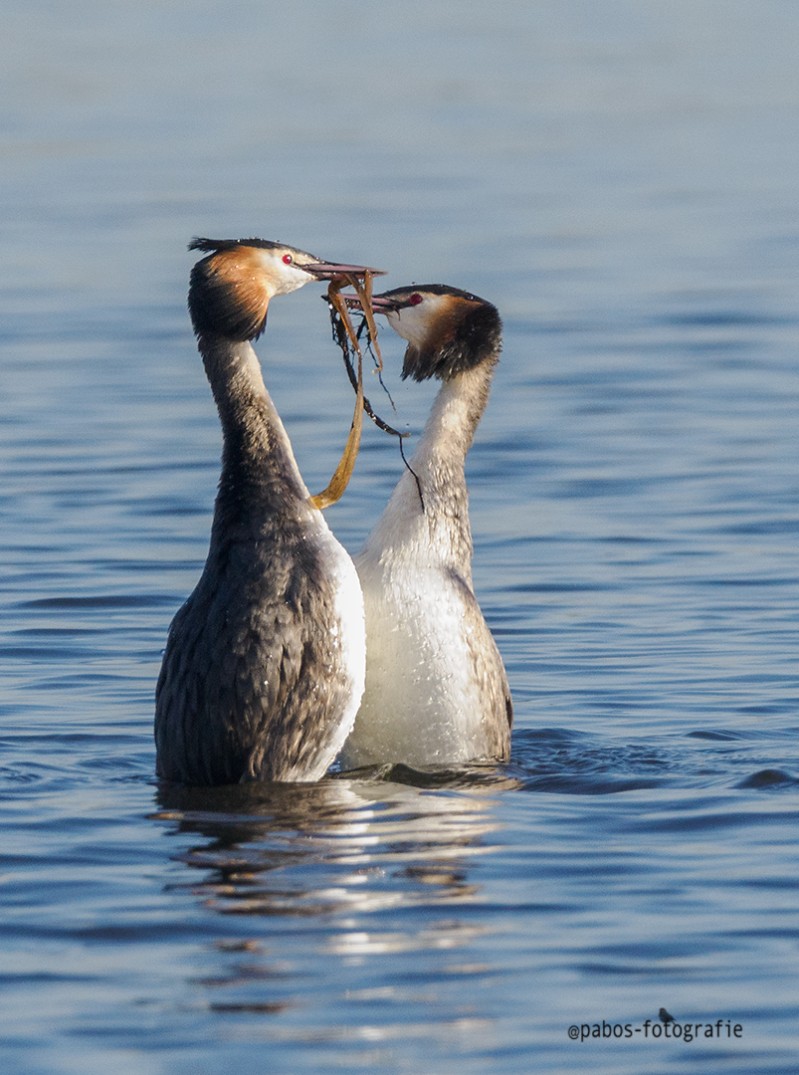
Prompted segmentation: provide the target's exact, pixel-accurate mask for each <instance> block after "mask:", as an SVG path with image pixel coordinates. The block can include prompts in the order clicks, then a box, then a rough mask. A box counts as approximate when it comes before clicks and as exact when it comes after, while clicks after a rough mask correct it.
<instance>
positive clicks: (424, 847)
mask: <svg viewBox="0 0 799 1075" xmlns="http://www.w3.org/2000/svg"><path fill="white" fill-rule="evenodd" d="M388 775H389V776H390V779H381V778H380V777H379V776H378V775H372V776H371V777H370V776H368V775H366V776H364V778H362V779H351V778H350V776H349V774H348V775H347V776H339V777H333V778H328V779H325V780H323V781H320V782H319V783H317V784H314V785H305V786H298V785H288V784H244V785H236V786H229V787H220V788H211V789H209V788H203V789H192V788H181V787H176V786H171V787H162V788H160V789H159V791H158V802H159V810H158V812H157V813H156V814H155V815H154V820H157V821H160V822H164V823H165V824H167V825H168V826H169V830H168V831H169V835H170V836H171V837H174V838H176V839H177V840H179V841H180V843H181V844H182V845H184V846H185V845H186V839H185V838H186V837H187V836H189V837H190V838H192V837H197V838H198V839H193V840H192V841H191V843H190V845H189V846H187V847H186V849H185V850H182V851H180V852H179V853H178V854H176V856H175V859H176V861H178V862H182V863H184V864H185V865H186V866H188V867H190V868H191V871H192V872H195V871H196V873H197V874H199V876H198V877H197V879H196V880H188V881H180V882H178V883H177V884H176V885H174V886H173V891H175V892H176V893H178V894H179V893H185V892H186V890H187V889H188V890H190V891H191V893H192V895H193V896H194V897H196V898H197V899H199V900H200V901H201V903H202V905H203V907H204V908H206V909H207V910H209V911H211V912H213V913H214V914H215V915H219V916H220V922H221V921H224V922H225V926H224V928H223V930H222V932H223V934H224V936H222V937H220V938H219V939H218V940H217V941H216V942H215V948H216V951H217V953H219V954H220V956H221V958H222V959H223V960H224V963H225V970H224V973H222V974H221V975H220V974H216V973H213V974H211V975H209V976H207V977H204V978H203V979H202V984H203V985H205V986H207V987H209V988H213V989H217V988H222V987H224V988H225V989H226V990H227V993H228V994H229V993H230V992H231V991H235V992H237V993H240V994H241V997H240V1000H239V999H238V998H237V999H233V998H232V997H231V998H230V999H228V996H226V997H225V998H224V1002H223V1008H222V1009H220V1010H234V1009H235V1010H240V1011H253V1010H258V1011H263V1012H276V1011H280V1010H282V1009H283V1007H284V1006H285V1005H287V1004H293V1003H295V1002H296V1000H297V998H298V996H302V990H303V985H302V980H301V979H302V978H303V975H304V968H303V966H302V964H303V962H304V960H306V959H318V958H320V955H327V956H329V957H333V958H335V959H336V960H340V958H341V957H342V956H348V957H354V958H365V959H368V958H369V956H371V955H374V954H377V953H399V952H414V951H419V952H424V953H428V952H432V951H436V950H452V949H458V948H461V947H463V946H465V945H468V944H469V943H470V942H471V941H472V940H474V938H475V936H476V934H477V932H478V930H477V928H476V927H474V926H473V925H471V924H469V923H467V922H465V921H462V920H460V919H459V917H458V914H457V908H458V907H459V906H460V907H463V906H464V905H467V904H469V903H471V902H473V901H474V900H475V899H476V898H477V897H478V894H479V891H480V886H479V885H478V883H477V882H476V881H475V879H474V877H473V870H472V865H473V863H474V862H475V860H476V859H477V858H478V857H480V856H485V855H488V854H490V853H491V851H492V849H493V845H492V841H491V834H492V832H493V831H494V830H495V829H496V827H497V825H496V821H495V820H494V817H493V804H494V799H493V795H492V792H494V791H497V790H499V789H501V788H504V787H505V786H506V785H507V784H508V778H507V777H505V776H504V775H503V774H502V773H501V771H499V770H497V769H496V768H494V767H488V766H486V767H485V768H482V769H481V768H480V767H475V768H474V769H473V771H464V772H462V773H460V774H457V775H456V774H449V778H447V776H446V775H445V774H442V773H436V774H435V775H432V774H431V775H429V776H427V775H426V774H422V773H418V772H416V771H414V770H410V769H406V768H404V767H395V768H394V769H393V770H391V771H390V773H389V774H388ZM401 781H405V782H401ZM410 781H415V783H412V782H410ZM419 784H421V785H422V786H418V785H419ZM425 785H432V786H425ZM419 907H421V908H433V909H436V908H440V909H441V911H442V912H443V915H442V917H441V919H440V920H438V918H437V916H435V915H434V916H433V917H431V916H430V915H427V914H424V913H423V914H421V915H416V916H414V917H413V921H414V923H415V925H414V926H413V928H411V929H408V926H407V923H408V921H409V920H410V919H408V920H406V919H404V918H403V919H402V921H401V922H399V921H398V917H397V916H398V915H399V916H400V917H402V912H403V911H404V910H406V909H408V908H419ZM232 916H246V921H247V925H246V927H245V928H243V929H242V930H241V932H240V934H239V931H238V927H236V926H235V925H233V923H234V918H233V917H232ZM286 919H290V920H294V921H295V923H296V924H295V925H294V926H291V925H289V924H288V923H287V922H286V921H285V920H286ZM256 920H257V921H256ZM280 920H283V921H282V924H281V921H280ZM298 920H305V921H307V922H308V925H307V926H300V925H299V922H298ZM309 920H312V921H309ZM243 925H244V922H243V921H242V926H243ZM231 927H232V930H231ZM309 931H310V936H308V934H309ZM231 932H233V934H234V936H231V935H230V934H231ZM298 932H299V934H300V939H299V940H298V936H297V934H298ZM289 937H290V938H291V940H289ZM467 963H468V965H469V966H472V965H473V961H472V960H468V961H467ZM216 969H218V967H217V968H216ZM253 994H256V995H255V996H253ZM264 994H266V996H264ZM253 1005H255V1008H253ZM211 1006H212V1007H214V1008H218V1007H219V1005H218V1004H217V1002H216V1000H214V1001H213V1002H212V1005H211Z"/></svg>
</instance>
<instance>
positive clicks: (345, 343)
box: [327, 279, 425, 512]
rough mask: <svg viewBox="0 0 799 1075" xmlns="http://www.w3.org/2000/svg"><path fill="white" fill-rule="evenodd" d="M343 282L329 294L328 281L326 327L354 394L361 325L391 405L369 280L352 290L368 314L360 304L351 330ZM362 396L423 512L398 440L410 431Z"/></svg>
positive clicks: (359, 385)
mask: <svg viewBox="0 0 799 1075" xmlns="http://www.w3.org/2000/svg"><path fill="white" fill-rule="evenodd" d="M344 283H345V281H342V282H341V284H340V285H339V286H338V287H337V288H336V289H335V292H334V293H333V294H331V292H333V285H332V284H331V286H330V288H329V289H328V294H327V302H328V307H329V310H330V326H331V329H332V332H333V339H334V341H335V342H336V343H337V344H338V346H339V348H340V350H341V354H342V357H343V358H344V367H345V369H346V370H347V376H348V377H349V379H350V384H351V385H352V387H353V388H354V389H355V392H356V394H357V393H358V392H359V390H360V392H361V394H362V393H363V355H362V352H361V347H360V339H361V335H362V333H363V330H364V328H365V329H366V346H367V350H368V351H369V353H370V354H371V355H372V357H373V358H374V363H375V371H376V372H377V374H378V378H379V380H380V385H381V387H382V388H383V390H384V392H385V393H386V395H387V396H388V398H389V400H390V402H391V406H392V407H393V406H394V401H393V400H392V399H391V396H390V394H389V392H388V389H387V388H386V386H385V385H384V384H383V378H382V376H381V373H382V370H383V360H382V357H381V355H380V350H379V348H378V346H377V325H376V324H375V320H374V313H373V310H372V306H371V291H372V287H371V283H372V282H371V279H368V282H367V283H366V286H365V287H364V288H363V293H362V291H361V288H359V287H356V291H357V292H358V298H359V299H360V300H361V303H362V304H364V300H365V298H366V297H367V296H368V298H369V300H370V302H369V307H368V314H367V309H366V307H365V304H364V308H363V310H362V313H363V317H362V320H361V323H360V325H359V326H358V329H357V331H354V330H353V327H352V322H351V321H350V317H349V309H348V307H347V305H346V303H345V302H344V300H343V299H342V298H341V296H340V295H339V292H340V290H341V288H342V287H343V286H344ZM353 356H357V359H358V373H357V375H356V372H355V368H354V366H353ZM362 398H363V409H364V410H365V411H366V413H367V414H368V415H369V417H370V418H371V419H372V421H373V422H374V424H375V425H376V426H377V428H378V429H380V430H382V431H383V432H384V433H388V434H389V435H390V436H392V437H396V438H397V443H398V444H399V451H400V456H401V458H402V462H403V464H404V465H405V467H406V469H407V470H409V471H410V473H411V474H413V479H414V481H415V482H416V489H417V491H418V493H419V501H420V503H421V505H422V511H423V512H424V510H425V508H424V496H423V495H422V485H421V482H420V481H419V476H418V474H417V473H416V471H415V470H414V469H413V467H412V466H411V465H410V463H409V462H408V460H407V459H406V457H405V448H404V445H403V443H402V442H403V440H404V439H405V438H406V437H410V435H411V434H410V433H408V432H405V433H402V432H400V430H399V429H395V428H394V427H393V426H390V425H389V424H388V422H386V421H384V420H383V419H382V418H381V417H380V415H379V414H377V413H376V412H375V410H374V408H373V407H372V404H371V403H370V402H369V399H368V398H367V397H366V396H363V397H362Z"/></svg>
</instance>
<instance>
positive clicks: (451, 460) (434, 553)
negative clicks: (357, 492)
mask: <svg viewBox="0 0 799 1075" xmlns="http://www.w3.org/2000/svg"><path fill="white" fill-rule="evenodd" d="M494 365H495V360H490V361H487V362H483V363H481V365H480V366H477V367H476V368H474V369H471V370H467V371H465V372H463V373H458V374H456V375H455V376H454V377H452V378H451V379H450V380H448V381H445V382H444V383H443V384H442V386H441V388H440V389H439V391H438V394H437V395H436V398H435V400H434V402H433V407H432V409H431V411H430V416H429V418H428V420H427V423H426V425H425V428H424V432H423V434H422V437H421V440H420V441H419V445H418V447H417V449H416V451H415V452H414V454H413V458H412V459H411V462H410V466H411V469H412V470H413V472H414V473H413V474H411V473H408V472H406V473H405V474H404V475H403V476H402V477H401V478H400V480H399V482H398V483H397V486H396V488H395V490H394V493H393V494H392V497H391V500H390V501H389V503H388V506H387V507H386V510H385V512H384V513H383V516H382V518H381V519H380V521H379V522H378V524H377V526H376V527H375V529H374V531H373V533H372V535H370V537H369V539H368V541H367V544H366V550H365V551H366V552H367V553H370V552H371V553H372V554H377V550H378V549H380V550H381V552H380V555H381V558H383V559H384V560H385V558H386V557H389V558H390V557H391V556H392V554H393V553H392V550H394V551H396V550H399V549H404V550H405V552H406V554H410V555H411V556H412V557H415V558H416V560H417V562H418V563H419V564H422V563H423V562H424V561H425V559H426V558H429V559H432V560H433V561H435V562H436V563H438V564H441V563H444V564H447V565H450V566H451V567H453V568H455V569H456V570H457V571H458V572H459V573H460V574H461V575H462V576H463V578H465V579H466V581H467V582H469V583H471V561H472V534H471V527H470V524H469V496H468V492H467V488H466V476H465V473H464V465H465V462H466V455H467V452H468V451H469V449H470V447H471V446H472V441H473V440H474V434H475V430H476V429H477V426H478V423H479V422H480V419H481V417H482V415H483V412H484V411H485V408H486V404H487V402H488V392H489V388H490V385H491V378H492V375H493V370H494ZM414 474H415V475H416V478H415V477H414ZM417 478H418V481H419V485H418V486H417V483H416V479H417ZM420 488H421V497H420V495H419V490H420Z"/></svg>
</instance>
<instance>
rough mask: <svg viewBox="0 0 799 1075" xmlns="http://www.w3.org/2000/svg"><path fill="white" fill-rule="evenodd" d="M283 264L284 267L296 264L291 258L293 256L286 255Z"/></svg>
mask: <svg viewBox="0 0 799 1075" xmlns="http://www.w3.org/2000/svg"><path fill="white" fill-rule="evenodd" d="M283 264H284V265H293V264H294V258H293V257H292V256H291V254H284V255H283Z"/></svg>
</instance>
